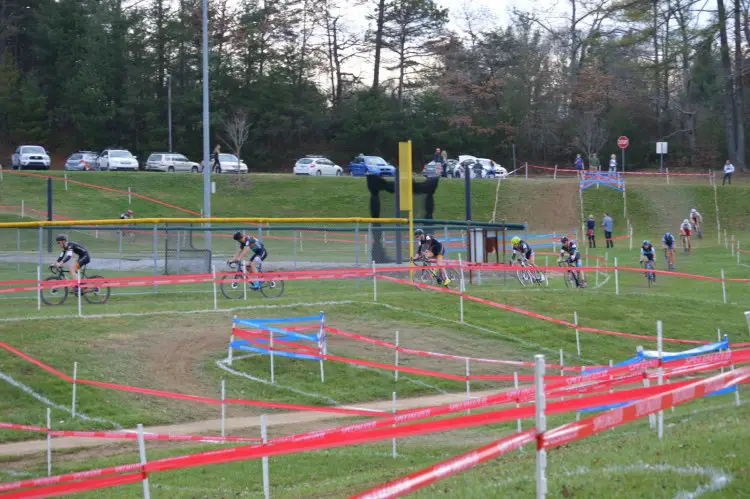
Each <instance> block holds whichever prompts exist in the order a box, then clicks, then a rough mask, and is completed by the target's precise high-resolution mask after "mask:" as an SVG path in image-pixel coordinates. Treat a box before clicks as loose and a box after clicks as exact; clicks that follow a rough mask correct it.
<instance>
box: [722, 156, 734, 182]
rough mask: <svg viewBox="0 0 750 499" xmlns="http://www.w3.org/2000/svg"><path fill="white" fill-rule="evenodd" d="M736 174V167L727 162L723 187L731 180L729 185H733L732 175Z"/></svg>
mask: <svg viewBox="0 0 750 499" xmlns="http://www.w3.org/2000/svg"><path fill="white" fill-rule="evenodd" d="M733 173H734V165H733V164H732V163H731V162H730V161H729V160H727V162H726V163H724V178H722V179H721V185H724V182H726V181H727V180H729V185H732V174H733Z"/></svg>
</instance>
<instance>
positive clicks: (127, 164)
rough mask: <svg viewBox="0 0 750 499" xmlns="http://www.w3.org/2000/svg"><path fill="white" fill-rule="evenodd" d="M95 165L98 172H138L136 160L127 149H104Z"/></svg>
mask: <svg viewBox="0 0 750 499" xmlns="http://www.w3.org/2000/svg"><path fill="white" fill-rule="evenodd" d="M97 164H98V165H99V169H100V170H113V171H114V170H130V171H136V170H138V160H137V159H136V157H135V156H133V155H132V154H131V153H130V151H128V150H127V149H105V150H103V151H102V153H101V154H100V155H99V158H98V159H97Z"/></svg>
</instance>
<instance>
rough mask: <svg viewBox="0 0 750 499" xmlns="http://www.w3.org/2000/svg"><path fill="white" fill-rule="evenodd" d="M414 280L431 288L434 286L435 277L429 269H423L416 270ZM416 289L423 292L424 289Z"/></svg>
mask: <svg viewBox="0 0 750 499" xmlns="http://www.w3.org/2000/svg"><path fill="white" fill-rule="evenodd" d="M414 280H416V281H419V283H421V284H428V285H430V286H432V285H433V284H435V276H434V274H433V273H432V271H430V270H429V269H427V268H425V269H423V270H417V271H416V272H415V275H414ZM417 289H419V290H424V289H426V288H423V287H421V286H418V287H417Z"/></svg>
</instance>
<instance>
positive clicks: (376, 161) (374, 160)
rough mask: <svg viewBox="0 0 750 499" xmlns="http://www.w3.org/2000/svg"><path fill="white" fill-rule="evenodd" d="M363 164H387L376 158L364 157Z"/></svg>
mask: <svg viewBox="0 0 750 499" xmlns="http://www.w3.org/2000/svg"><path fill="white" fill-rule="evenodd" d="M365 164H366V165H368V166H385V165H387V164H388V163H386V162H385V160H384V159H383V158H380V157H378V156H365Z"/></svg>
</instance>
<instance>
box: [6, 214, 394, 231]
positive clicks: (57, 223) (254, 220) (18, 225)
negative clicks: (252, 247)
mask: <svg viewBox="0 0 750 499" xmlns="http://www.w3.org/2000/svg"><path fill="white" fill-rule="evenodd" d="M174 223H189V224H196V223H251V224H266V223H267V224H290V223H298V224H313V223H320V224H342V223H365V224H368V223H378V224H384V223H385V224H407V223H409V219H408V218H363V217H345V218H325V217H297V218H258V217H216V218H186V217H180V218H130V219H119V218H117V219H102V220H53V221H46V220H39V221H35V222H2V223H0V229H23V228H30V227H71V226H79V225H131V224H149V225H153V224H174Z"/></svg>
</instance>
